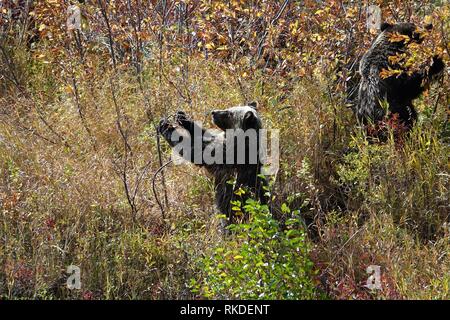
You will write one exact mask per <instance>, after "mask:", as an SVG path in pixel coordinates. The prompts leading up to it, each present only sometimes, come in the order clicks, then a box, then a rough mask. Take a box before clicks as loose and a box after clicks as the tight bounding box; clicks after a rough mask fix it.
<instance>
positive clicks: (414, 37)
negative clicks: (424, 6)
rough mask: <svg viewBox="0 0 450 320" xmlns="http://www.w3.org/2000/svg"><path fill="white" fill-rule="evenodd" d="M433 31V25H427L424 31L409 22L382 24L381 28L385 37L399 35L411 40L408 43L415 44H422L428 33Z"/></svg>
mask: <svg viewBox="0 0 450 320" xmlns="http://www.w3.org/2000/svg"><path fill="white" fill-rule="evenodd" d="M431 29H433V25H432V24H427V25H425V27H424V28H423V29H422V28H419V27H417V26H416V25H415V24H414V23H409V22H403V23H395V24H391V23H388V22H384V23H382V24H381V27H380V30H381V34H382V35H384V36H386V35H388V36H389V35H394V34H399V35H402V36H406V37H408V38H409V39H408V41H407V42H409V41H412V42H415V43H421V42H422V41H423V40H424V39H425V37H426V32H427V31H430V30H431ZM403 43H404V41H403Z"/></svg>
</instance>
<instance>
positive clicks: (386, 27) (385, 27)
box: [380, 22, 392, 32]
mask: <svg viewBox="0 0 450 320" xmlns="http://www.w3.org/2000/svg"><path fill="white" fill-rule="evenodd" d="M391 27H392V24H390V23H388V22H383V23H382V24H381V26H380V30H381V31H382V32H383V31H384V30H386V29H388V28H391Z"/></svg>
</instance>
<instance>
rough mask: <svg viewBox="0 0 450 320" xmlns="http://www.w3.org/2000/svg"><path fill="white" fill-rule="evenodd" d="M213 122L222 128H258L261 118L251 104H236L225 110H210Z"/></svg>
mask: <svg viewBox="0 0 450 320" xmlns="http://www.w3.org/2000/svg"><path fill="white" fill-rule="evenodd" d="M212 117H213V123H214V124H215V125H216V126H218V127H219V128H220V129H222V130H227V129H244V130H245V129H248V128H254V129H258V128H260V127H261V120H260V119H259V116H258V114H257V112H256V110H255V108H253V107H251V106H237V107H232V108H229V109H225V110H214V111H213V112H212Z"/></svg>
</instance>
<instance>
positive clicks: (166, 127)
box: [158, 118, 174, 137]
mask: <svg viewBox="0 0 450 320" xmlns="http://www.w3.org/2000/svg"><path fill="white" fill-rule="evenodd" d="M173 129H174V127H173V126H172V124H171V123H170V122H169V121H168V120H167V119H166V118H164V119H161V121H159V124H158V132H159V133H160V134H161V135H162V136H164V137H165V136H166V135H167V134H170V132H171V131H173Z"/></svg>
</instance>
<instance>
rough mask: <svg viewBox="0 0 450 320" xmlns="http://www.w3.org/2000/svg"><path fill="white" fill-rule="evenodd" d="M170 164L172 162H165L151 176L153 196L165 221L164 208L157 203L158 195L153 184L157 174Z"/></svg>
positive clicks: (159, 202)
mask: <svg viewBox="0 0 450 320" xmlns="http://www.w3.org/2000/svg"><path fill="white" fill-rule="evenodd" d="M172 162H173V160H169V161H168V162H166V163H165V164H163V165H162V166H160V167H159V169H158V170H156V172H155V173H154V174H153V178H152V190H153V196H154V197H155V200H156V202H157V203H158V205H159V208H160V209H161V215H162V218H163V220H166V212H165V211H164V207H163V205H162V203H161V201H159V198H158V194H157V193H156V187H155V182H156V176H157V175H158V173H160V172H161V171H162V170H163V169H164V168H165V167H167V166H168V165H169V164H171V163H172Z"/></svg>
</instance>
